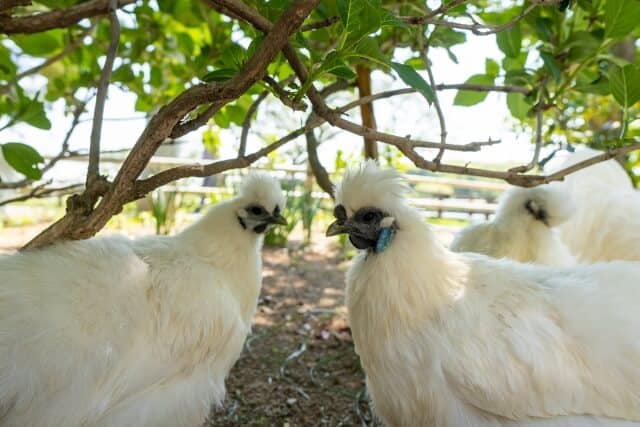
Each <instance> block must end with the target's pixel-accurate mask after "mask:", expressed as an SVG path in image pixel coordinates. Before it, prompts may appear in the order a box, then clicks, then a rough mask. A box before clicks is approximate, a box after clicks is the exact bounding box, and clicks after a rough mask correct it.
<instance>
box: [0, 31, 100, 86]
mask: <svg viewBox="0 0 640 427" xmlns="http://www.w3.org/2000/svg"><path fill="white" fill-rule="evenodd" d="M95 25H96V24H95V23H93V24H91V26H90V27H89V28H87V29H86V30H84V31H83V32H82V33H81V34H80V35H79V36H78V37H76V38H75V39H74V40H73V41H71V43H69V44H68V45H66V46H65V48H64V49H63V50H62V51H60V52H58V53H56V54H55V55H52V56H50V57H48V58H47V59H45V60H44V61H42V62H41V63H40V64H38V65H36V66H34V67H31V68H28V69H26V70H24V71H22V72H20V73H18V74H16V75H15V77H14V78H13V79H11V81H9V82H8V83H6V84H4V85H2V86H0V93H7V92H8V91H9V89H10V88H11V86H12V85H15V84H16V83H18V82H19V81H20V80H22V79H23V78H25V77H27V76H30V75H31V74H35V73H37V72H38V71H40V70H42V69H43V68H47V67H48V66H49V65H51V64H53V63H55V62H57V61H59V60H61V59H63V58H64V57H65V56H67V55H69V54H70V53H72V52H74V51H75V50H76V49H78V48H79V47H80V46H82V42H83V41H84V38H85V37H86V36H88V35H89V34H90V33H91V32H92V31H93V29H94V28H95Z"/></svg>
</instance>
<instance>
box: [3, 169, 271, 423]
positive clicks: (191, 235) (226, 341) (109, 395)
mask: <svg viewBox="0 0 640 427" xmlns="http://www.w3.org/2000/svg"><path fill="white" fill-rule="evenodd" d="M283 202H284V200H283V196H282V193H281V190H280V186H279V185H278V183H277V182H276V181H275V180H273V179H272V178H269V177H267V176H265V175H260V176H252V177H250V178H248V179H247V181H246V182H245V184H244V186H243V187H242V189H241V191H240V194H239V195H238V196H237V197H236V198H234V199H232V200H230V201H227V202H224V203H220V204H218V205H216V206H214V207H213V208H211V209H210V210H209V211H208V213H207V214H206V215H205V216H204V217H203V218H202V219H200V220H199V221H197V222H196V223H194V224H193V225H191V226H190V227H188V228H187V229H186V230H184V231H183V232H181V233H179V234H177V235H176V236H172V237H157V236H153V237H147V238H143V239H139V240H129V239H127V238H125V237H118V236H113V237H111V236H110V237H103V238H93V239H90V240H86V241H77V242H66V243H59V244H55V245H53V246H50V247H47V248H44V249H40V250H33V251H26V252H22V253H17V254H13V255H8V256H3V257H0V424H1V425H2V426H7V427H8V426H16V427H18V426H19V427H30V426H38V427H42V426H79V425H87V426H88V425H91V426H114V427H115V426H118V427H125V426H172V427H173V426H197V425H201V423H202V422H203V421H204V419H205V417H206V415H207V413H208V411H209V408H210V405H211V404H212V403H219V402H221V401H222V399H223V397H224V394H225V386H224V379H225V377H226V375H227V373H228V372H229V370H230V368H231V366H232V365H233V364H234V362H235V361H236V359H237V358H238V356H239V354H240V351H241V349H242V345H243V342H244V339H245V337H246V335H247V333H248V332H249V329H250V323H251V319H252V317H253V314H254V310H255V307H256V303H257V298H258V293H259V291H260V285H261V258H260V249H261V246H262V241H263V237H262V236H263V235H262V234H260V233H256V232H254V231H253V230H252V229H250V228H243V227H242V226H241V224H240V222H239V219H238V216H239V212H240V211H242V210H246V207H247V206H254V205H261V206H263V207H264V208H265V209H266V210H268V212H273V211H274V209H275V207H276V206H278V207H279V208H282V206H283Z"/></svg>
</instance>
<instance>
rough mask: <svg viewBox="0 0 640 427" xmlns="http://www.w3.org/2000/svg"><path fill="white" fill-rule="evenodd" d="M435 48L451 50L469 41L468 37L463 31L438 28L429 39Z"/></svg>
mask: <svg viewBox="0 0 640 427" xmlns="http://www.w3.org/2000/svg"><path fill="white" fill-rule="evenodd" d="M429 39H430V40H431V42H430V45H431V46H433V47H443V48H450V47H452V46H455V45H457V44H462V43H464V42H466V41H467V35H466V34H465V33H463V32H462V31H456V30H454V29H452V28H448V27H436V29H435V30H433V33H431V36H430V37H429Z"/></svg>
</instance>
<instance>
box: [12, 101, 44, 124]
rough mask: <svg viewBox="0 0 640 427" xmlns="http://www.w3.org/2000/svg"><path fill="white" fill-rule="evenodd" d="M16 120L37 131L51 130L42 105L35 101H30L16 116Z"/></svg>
mask: <svg viewBox="0 0 640 427" xmlns="http://www.w3.org/2000/svg"><path fill="white" fill-rule="evenodd" d="M18 120H20V121H22V122H25V123H28V124H30V125H31V126H33V127H36V128H38V129H44V130H48V129H51V122H50V121H49V119H48V118H47V115H46V113H45V112H44V104H42V102H39V101H37V100H35V99H33V100H30V101H29V103H28V104H27V105H26V106H25V107H24V110H23V111H22V112H21V113H20V115H19V116H18Z"/></svg>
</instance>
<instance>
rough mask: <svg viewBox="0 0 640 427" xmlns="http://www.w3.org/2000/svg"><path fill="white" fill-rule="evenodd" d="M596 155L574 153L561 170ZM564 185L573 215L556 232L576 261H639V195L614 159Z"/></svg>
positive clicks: (573, 176) (570, 177) (571, 177)
mask: <svg viewBox="0 0 640 427" xmlns="http://www.w3.org/2000/svg"><path fill="white" fill-rule="evenodd" d="M598 154H600V153H599V152H598V151H595V150H591V149H583V150H581V151H576V152H575V153H573V154H571V155H570V156H569V157H568V158H567V160H566V161H565V163H564V164H563V165H562V166H561V167H562V168H563V167H566V166H569V165H572V164H575V163H577V162H579V161H582V160H585V159H588V158H590V157H593V156H595V155H598ZM564 185H565V186H566V187H567V189H568V191H569V192H570V193H571V196H572V198H573V199H574V201H575V204H576V213H575V215H574V216H573V217H572V218H571V221H567V222H565V223H564V224H562V225H561V226H560V227H559V231H560V236H561V238H562V241H563V242H564V243H565V244H566V245H567V247H568V248H569V250H570V251H571V252H572V253H573V254H574V255H575V256H576V258H577V259H578V260H579V261H582V262H597V261H609V260H640V193H639V192H638V191H637V190H635V189H634V188H633V186H632V184H631V180H630V179H629V176H628V175H627V174H626V172H625V171H624V169H623V168H622V166H620V165H619V164H618V163H617V162H616V161H615V160H608V161H606V162H603V163H598V164H595V165H593V166H589V167H587V168H585V169H581V170H579V171H577V172H575V173H572V174H570V175H568V176H567V177H566V178H565V184H564Z"/></svg>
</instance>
